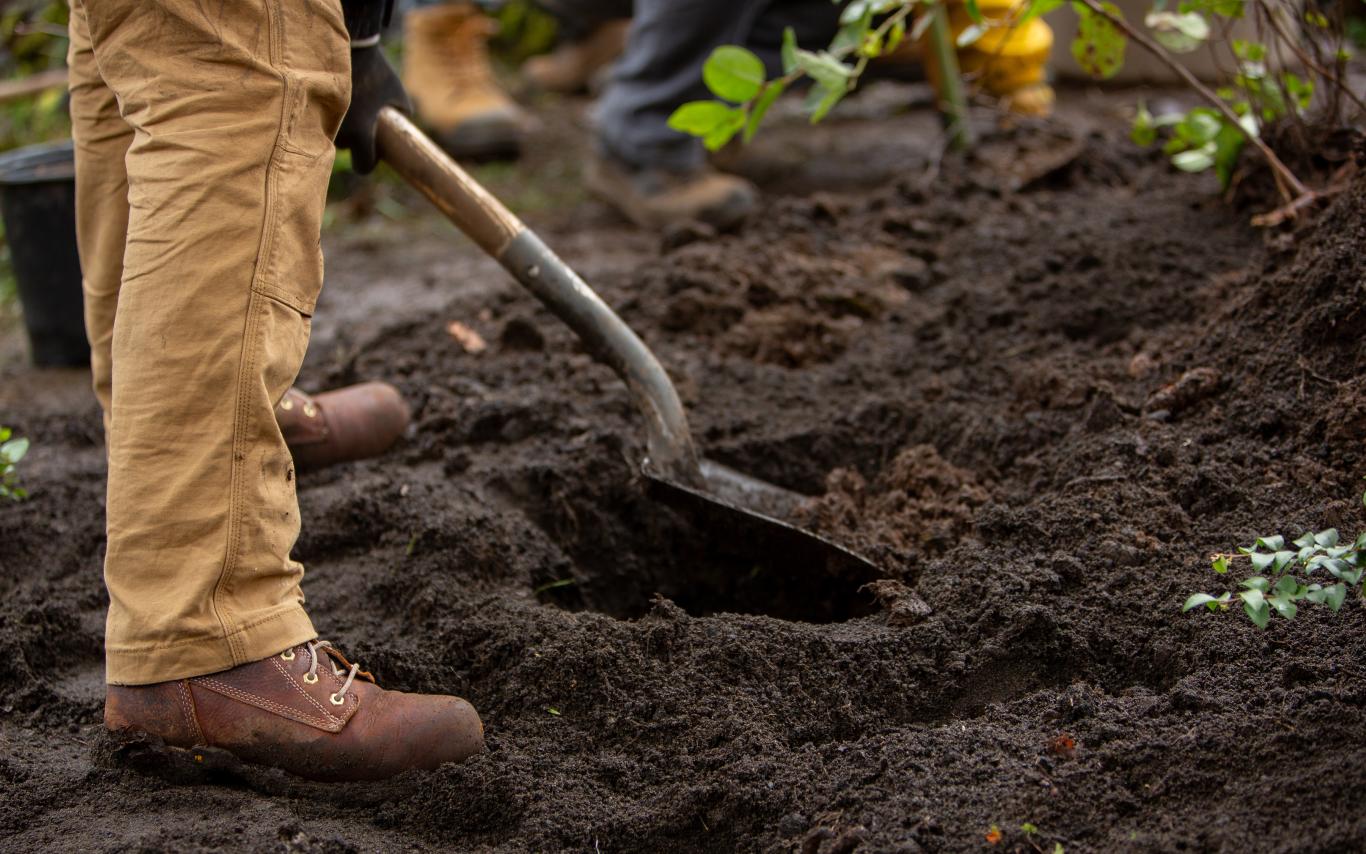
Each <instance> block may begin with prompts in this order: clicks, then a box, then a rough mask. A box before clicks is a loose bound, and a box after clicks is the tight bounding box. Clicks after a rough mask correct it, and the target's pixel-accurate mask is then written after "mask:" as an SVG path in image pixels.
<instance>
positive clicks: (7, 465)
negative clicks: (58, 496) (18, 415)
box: [0, 427, 28, 501]
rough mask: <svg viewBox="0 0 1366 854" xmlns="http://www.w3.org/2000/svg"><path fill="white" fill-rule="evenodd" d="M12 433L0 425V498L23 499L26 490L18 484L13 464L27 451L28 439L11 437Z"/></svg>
mask: <svg viewBox="0 0 1366 854" xmlns="http://www.w3.org/2000/svg"><path fill="white" fill-rule="evenodd" d="M13 435H14V432H13V431H12V430H10V429H9V428H8V427H0V498H7V499H9V500H10V501H23V500H24V499H25V498H28V492H27V491H25V490H24V488H23V487H22V486H20V485H19V472H18V471H17V470H16V469H15V466H16V465H17V464H18V462H19V461H20V460H22V459H23V458H24V455H25V454H27V453H28V439H11V438H10V437H11V436H13Z"/></svg>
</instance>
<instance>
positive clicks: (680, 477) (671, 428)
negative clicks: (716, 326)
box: [376, 107, 881, 586]
mask: <svg viewBox="0 0 1366 854" xmlns="http://www.w3.org/2000/svg"><path fill="white" fill-rule="evenodd" d="M376 136H377V141H378V144H379V151H380V154H381V156H382V157H383V159H384V160H385V161H386V162H387V163H389V165H390V166H392V167H393V168H394V171H396V172H397V173H398V174H399V175H401V176H402V177H403V178H404V179H405V180H406V181H407V182H408V183H409V184H411V185H412V186H413V187H415V188H417V189H418V190H419V191H420V192H422V193H423V195H425V196H426V197H427V198H428V199H429V200H430V201H431V202H432V203H433V204H435V205H436V206H437V207H438V208H439V209H440V210H441V211H442V213H444V214H445V215H446V217H447V218H448V219H450V220H451V222H453V223H455V225H456V226H457V227H458V228H459V229H460V230H461V231H462V232H464V233H465V234H466V235H467V236H468V237H469V238H470V239H471V240H473V241H474V242H475V243H476V244H478V246H479V247H480V248H481V249H483V250H484V251H485V252H487V253H488V254H489V255H490V256H492V257H493V258H494V259H496V260H497V261H498V263H499V264H501V265H502V266H503V268H504V269H505V270H507V271H508V272H509V273H511V274H512V276H513V278H515V279H516V280H517V281H518V282H520V283H521V284H522V286H523V287H525V288H526V289H527V290H528V291H530V292H531V293H532V294H533V295H534V296H536V297H537V298H538V299H539V300H540V301H541V302H542V303H544V304H545V306H546V307H547V308H549V309H550V311H552V312H553V313H554V314H555V316H556V317H558V318H559V319H560V320H562V321H564V323H565V324H566V325H568V326H569V328H570V329H572V330H574V332H575V334H577V335H578V336H579V338H580V340H582V341H583V343H584V345H585V346H586V347H587V349H588V350H589V352H591V353H592V354H593V356H594V357H595V358H596V359H598V361H600V362H602V363H603V364H605V365H607V366H608V367H610V368H612V370H614V371H615V372H616V373H617V376H619V377H620V378H621V379H622V381H623V382H624V383H625V384H626V388H627V390H628V392H629V393H630V395H631V400H632V402H633V403H634V404H635V406H636V409H637V410H638V411H639V412H640V414H641V417H642V418H643V419H644V427H645V440H646V446H647V448H648V452H649V458H648V459H647V460H646V461H645V463H644V464H643V465H642V471H643V473H644V475H645V477H646V478H647V480H648V482H649V483H650V484H651V487H652V488H651V492H652V493H653V494H654V495H655V496H656V497H658V498H660V499H663V500H666V501H667V502H668V503H669V504H671V505H674V506H677V507H680V508H683V509H685V510H687V511H688V513H689V515H691V516H692V518H693V519H694V521H695V522H696V524H697V526H698V528H699V530H702V531H704V532H720V533H722V534H724V536H722V537H711V538H709V540H710V541H709V543H708V545H709V546H710V545H712V544H713V543H715V544H716V545H718V546H724V547H725V548H726V549H728V550H729V551H731V553H733V554H737V555H740V554H742V555H748V556H752V557H753V559H754V560H756V561H757V562H759V563H763V564H767V565H769V566H771V567H772V569H773V570H775V571H776V572H778V573H782V574H784V575H785V576H786V577H788V578H790V579H791V580H792V581H793V582H794V584H795V585H796V586H800V584H801V580H802V579H817V578H819V579H824V580H828V579H829V578H831V577H838V578H839V579H840V580H841V582H842V581H843V580H844V579H845V578H847V579H848V580H849V581H850V582H852V583H856V584H858V585H862V584H864V583H866V582H867V581H871V580H873V579H875V578H877V577H878V576H879V575H881V573H879V572H878V568H877V567H876V566H875V565H874V564H873V563H872V562H871V561H869V560H867V559H866V558H864V557H861V556H860V555H858V554H855V553H854V552H852V551H850V550H848V549H846V548H843V547H841V546H838V545H836V544H835V543H832V542H831V541H829V540H827V539H826V538H824V537H822V536H820V535H818V534H815V533H812V532H810V531H806V530H803V529H801V528H799V527H797V526H795V525H793V524H790V523H788V522H785V521H782V519H781V518H779V517H781V516H787V517H789V518H791V517H792V513H793V511H794V510H795V509H796V507H797V506H798V504H799V503H800V502H801V501H802V500H804V498H803V496H800V495H797V494H796V493H793V492H790V491H788V490H785V489H782V488H781V487H778V486H774V485H773V484H769V483H765V482H764V481H761V480H758V479H756V478H753V477H749V476H748V475H745V474H742V473H740V472H737V471H735V470H734V469H731V468H728V467H726V466H724V465H721V464H719V463H716V462H712V461H710V460H706V459H704V458H702V457H701V456H700V455H699V454H698V453H697V450H696V448H695V446H694V444H693V439H692V432H691V430H690V429H689V427H688V420H687V415H686V413H685V412H684V410H683V404H682V402H681V401H680V400H679V397H678V391H677V390H676V389H675V388H674V384H673V381H672V380H671V379H669V375H668V374H667V373H666V372H665V370H664V368H663V366H662V365H661V364H660V363H659V360H658V359H657V358H656V357H655V355H654V353H653V352H651V351H650V349H649V348H648V347H646V346H645V343H644V342H643V341H641V340H640V337H639V336H637V335H636V334H635V332H634V331H632V330H631V328H630V327H629V326H627V325H626V323H625V322H624V321H623V320H622V319H621V318H620V317H619V316H618V315H617V314H616V312H614V311H612V309H611V307H609V306H608V305H607V304H606V303H605V302H603V300H602V299H601V298H600V297H599V296H598V295H597V294H596V293H595V292H594V291H593V289H592V288H590V287H589V286H588V285H587V284H586V283H585V282H584V281H583V279H581V278H579V276H578V274H576V273H575V272H574V271H573V270H571V269H570V268H569V266H568V265H567V264H565V263H564V261H562V260H560V258H559V257H558V256H557V255H556V254H555V253H554V252H553V251H551V249H550V248H549V247H548V246H546V245H545V243H543V242H542V241H541V239H540V238H539V237H537V236H536V234H535V232H533V231H531V230H530V229H529V228H527V227H526V225H525V224H524V223H522V221H521V220H519V219H518V218H517V217H516V216H515V215H514V214H513V213H512V212H511V211H509V210H508V209H507V208H506V207H504V206H503V204H502V203H501V202H499V201H498V200H497V199H496V198H494V197H493V196H492V195H491V194H490V193H489V192H488V191H487V190H485V189H484V188H483V187H482V186H480V184H479V183H478V182H477V181H475V180H474V178H472V177H471V176H470V175H469V173H467V172H466V171H465V170H463V169H461V168H460V166H459V165H457V164H456V163H455V161H453V160H451V159H450V158H449V157H447V156H446V154H445V153H444V152H443V151H441V149H440V148H438V147H437V146H436V144H435V143H433V142H432V141H431V140H430V139H428V138H427V136H426V135H425V134H423V133H422V131H420V130H418V128H417V127H416V126H414V125H413V123H412V122H411V121H409V120H408V118H407V117H406V116H404V115H403V114H402V113H400V112H398V111H397V110H395V109H393V108H392V107H386V108H384V109H383V110H381V111H380V115H379V122H378V125H377V129H376ZM717 550H721V549H719V548H718V549H717ZM756 565H757V564H756Z"/></svg>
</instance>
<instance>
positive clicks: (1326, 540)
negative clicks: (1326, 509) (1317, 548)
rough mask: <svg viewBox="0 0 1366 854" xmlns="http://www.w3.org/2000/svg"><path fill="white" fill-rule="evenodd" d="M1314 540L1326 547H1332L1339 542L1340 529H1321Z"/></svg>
mask: <svg viewBox="0 0 1366 854" xmlns="http://www.w3.org/2000/svg"><path fill="white" fill-rule="evenodd" d="M1314 542H1315V543H1317V544H1319V545H1321V546H1323V547H1324V548H1326V549H1328V548H1332V547H1333V546H1336V545H1337V544H1338V529H1337V528H1329V529H1328V530H1326V531H1319V532H1318V533H1317V534H1315V535H1314Z"/></svg>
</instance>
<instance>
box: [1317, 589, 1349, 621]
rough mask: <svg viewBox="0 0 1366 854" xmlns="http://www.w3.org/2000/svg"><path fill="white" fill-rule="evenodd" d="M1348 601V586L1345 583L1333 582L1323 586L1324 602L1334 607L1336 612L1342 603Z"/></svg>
mask: <svg viewBox="0 0 1366 854" xmlns="http://www.w3.org/2000/svg"><path fill="white" fill-rule="evenodd" d="M1345 601H1347V587H1346V585H1343V584H1331V585H1329V586H1328V587H1325V588H1323V603H1324V604H1325V605H1327V606H1328V607H1329V608H1332V609H1333V613H1334V614H1336V613H1337V612H1338V609H1339V608H1341V607H1342V603H1343V602H1345Z"/></svg>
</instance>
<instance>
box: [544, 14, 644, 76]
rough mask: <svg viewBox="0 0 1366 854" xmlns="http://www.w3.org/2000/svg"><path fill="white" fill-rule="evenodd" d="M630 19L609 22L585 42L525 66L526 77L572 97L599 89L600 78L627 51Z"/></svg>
mask: <svg viewBox="0 0 1366 854" xmlns="http://www.w3.org/2000/svg"><path fill="white" fill-rule="evenodd" d="M630 29H631V21H630V19H629V18H622V19H619V20H616V21H608V22H607V23H605V24H602V25H600V26H599V27H598V28H597V29H595V30H593V32H591V33H589V34H588V36H587V37H586V38H584V39H581V40H579V41H574V42H566V43H564V44H562V45H559V46H558V47H556V48H555V49H554V50H553V51H551V52H550V53H547V54H545V55H543V56H533V57H532V58H531V59H528V60H527V61H526V62H525V63H524V64H523V65H522V74H523V75H524V76H525V77H526V79H527V80H528V81H529V82H530V83H531V85H533V86H535V87H536V88H538V89H543V90H545V91H547V92H559V93H561V94H565V95H572V94H574V93H576V92H586V91H588V90H589V89H590V88H595V86H596V82H597V80H598V75H599V74H600V73H601V72H602V71H603V70H604V69H606V68H607V66H609V65H611V64H612V62H613V61H614V60H616V58H617V57H618V56H621V52H622V51H623V50H624V49H625V48H626V33H627V31H629V30H630Z"/></svg>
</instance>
